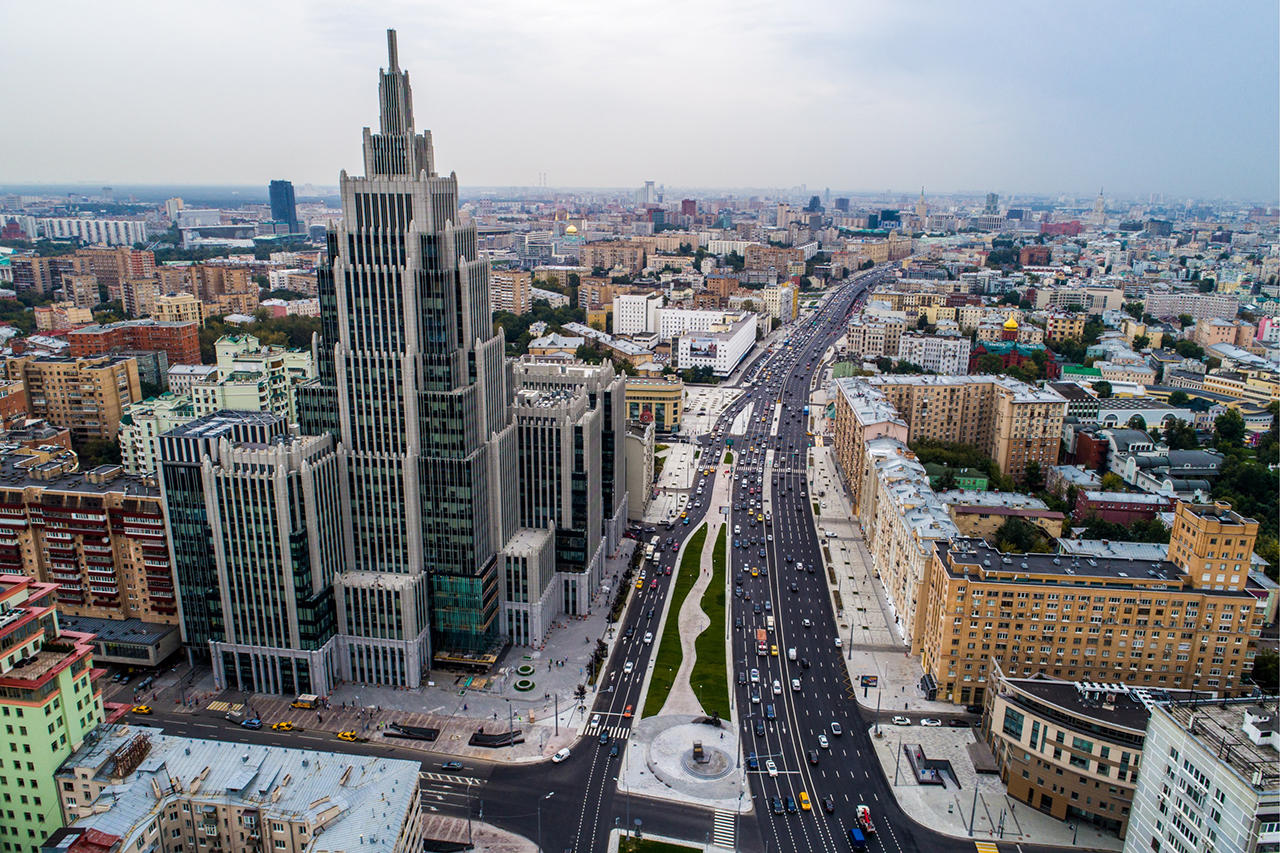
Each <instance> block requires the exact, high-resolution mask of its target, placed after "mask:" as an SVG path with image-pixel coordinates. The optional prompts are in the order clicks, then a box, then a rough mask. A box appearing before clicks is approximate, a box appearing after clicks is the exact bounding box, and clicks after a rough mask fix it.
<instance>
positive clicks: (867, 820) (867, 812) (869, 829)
mask: <svg viewBox="0 0 1280 853" xmlns="http://www.w3.org/2000/svg"><path fill="white" fill-rule="evenodd" d="M858 826H859V827H860V828H861V829H862V831H863V832H864V833H866V834H867V835H871V834H872V833H874V832H875V831H876V828H875V827H874V826H872V824H871V809H869V808H867V806H866V805H865V804H863V803H859V804H858Z"/></svg>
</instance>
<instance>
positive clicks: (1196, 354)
mask: <svg viewBox="0 0 1280 853" xmlns="http://www.w3.org/2000/svg"><path fill="white" fill-rule="evenodd" d="M1173 351H1174V352H1176V353H1177V354H1178V355H1180V356H1182V357H1183V358H1192V359H1195V358H1204V347H1202V346H1200V345H1199V344H1198V343H1196V342H1195V341H1178V342H1177V343H1175V344H1174V345H1173Z"/></svg>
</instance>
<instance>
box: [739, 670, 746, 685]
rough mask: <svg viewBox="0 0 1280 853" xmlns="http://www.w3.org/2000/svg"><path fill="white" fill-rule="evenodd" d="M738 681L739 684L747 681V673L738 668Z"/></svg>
mask: <svg viewBox="0 0 1280 853" xmlns="http://www.w3.org/2000/svg"><path fill="white" fill-rule="evenodd" d="M738 683H739V684H746V683H747V674H746V673H745V672H743V671H742V670H738Z"/></svg>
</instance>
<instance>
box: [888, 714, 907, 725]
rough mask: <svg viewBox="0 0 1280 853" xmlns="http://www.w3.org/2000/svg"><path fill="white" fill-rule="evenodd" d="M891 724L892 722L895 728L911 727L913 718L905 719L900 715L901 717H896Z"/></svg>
mask: <svg viewBox="0 0 1280 853" xmlns="http://www.w3.org/2000/svg"><path fill="white" fill-rule="evenodd" d="M891 722H892V723H893V724H894V725H895V726H909V725H911V718H910V717H903V716H901V715H899V716H895V717H894V718H893V719H892V720H891Z"/></svg>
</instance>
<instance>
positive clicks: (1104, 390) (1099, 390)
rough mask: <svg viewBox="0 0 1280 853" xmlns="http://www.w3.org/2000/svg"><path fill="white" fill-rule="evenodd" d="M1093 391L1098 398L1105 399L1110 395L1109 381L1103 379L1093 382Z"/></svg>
mask: <svg viewBox="0 0 1280 853" xmlns="http://www.w3.org/2000/svg"><path fill="white" fill-rule="evenodd" d="M1093 390H1094V393H1096V394H1097V395H1098V399H1099V400H1105V399H1107V398H1108V397H1110V396H1111V383H1110V382H1108V381H1107V380H1105V379H1103V380H1102V381H1101V382H1095V383H1093Z"/></svg>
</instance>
